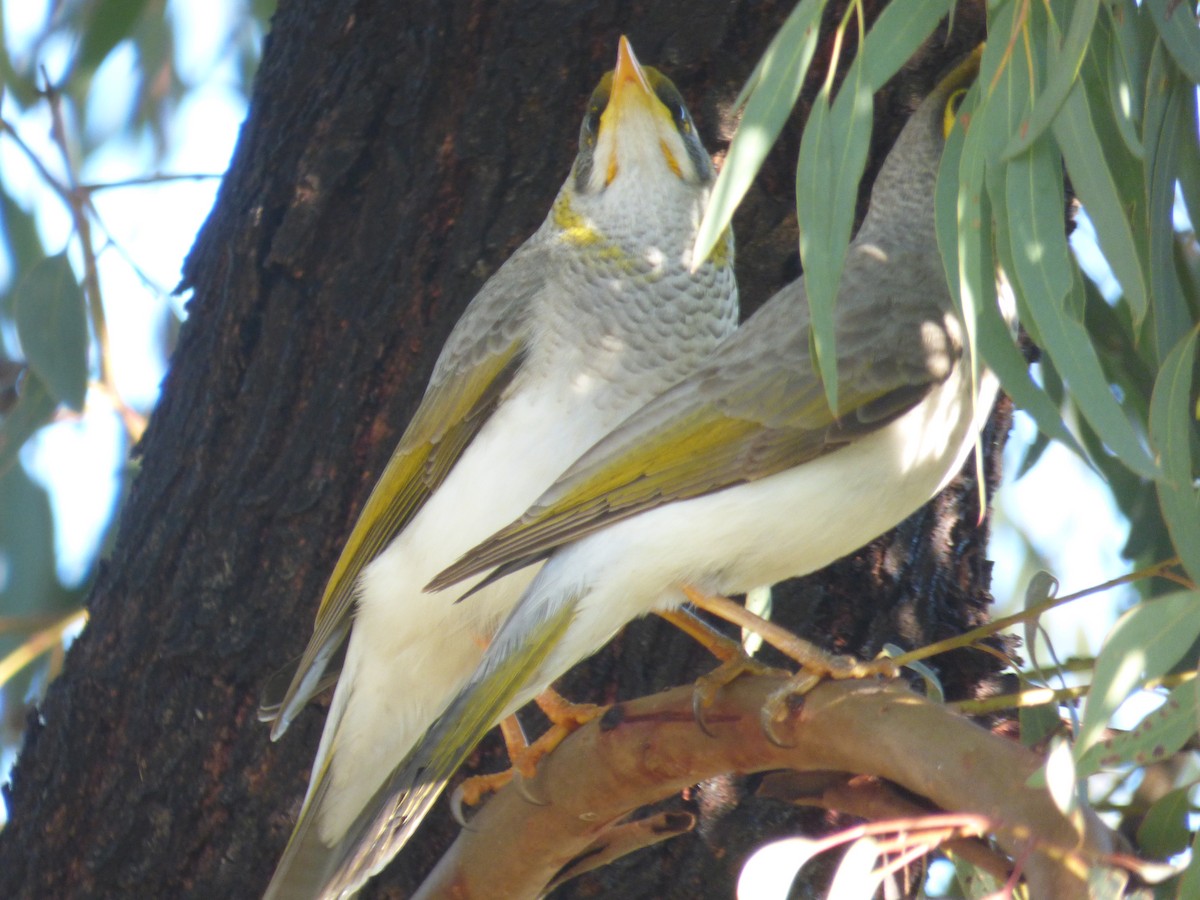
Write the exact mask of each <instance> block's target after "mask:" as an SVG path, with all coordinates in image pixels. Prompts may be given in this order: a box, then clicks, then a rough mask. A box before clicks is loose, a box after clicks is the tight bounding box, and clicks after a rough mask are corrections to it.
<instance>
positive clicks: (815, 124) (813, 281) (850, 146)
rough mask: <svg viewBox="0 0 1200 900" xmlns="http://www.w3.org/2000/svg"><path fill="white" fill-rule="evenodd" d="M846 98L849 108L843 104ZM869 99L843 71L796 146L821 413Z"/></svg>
mask: <svg viewBox="0 0 1200 900" xmlns="http://www.w3.org/2000/svg"><path fill="white" fill-rule="evenodd" d="M847 97H853V98H854V102H852V103H847V102H844V101H845V100H846V98H847ZM872 112H873V109H872V92H871V90H870V88H869V87H868V86H867V84H866V83H865V81H864V80H863V78H862V70H861V67H860V66H858V65H855V66H853V67H851V70H850V73H849V74H848V75H847V76H846V80H845V81H844V82H843V83H842V87H841V92H840V93H839V95H838V99H837V101H836V102H835V103H834V105H833V107H832V108H831V107H830V106H829V97H828V95H827V94H826V93H825V92H824V91H822V93H821V94H820V95H818V97H817V100H816V102H815V103H814V104H813V109H812V112H811V113H810V115H809V117H808V122H807V123H806V124H805V127H804V137H803V138H802V139H801V141H800V161H799V163H798V165H797V167H796V213H797V218H798V220H799V225H800V259H801V261H802V263H803V265H804V287H805V291H806V293H807V295H808V303H809V309H810V311H811V315H812V320H811V321H812V339H813V345H814V347H815V349H816V354H817V364H818V370H819V371H820V374H821V380H822V383H823V384H824V386H825V396H826V398H827V400H828V401H829V407H830V409H832V410H833V411H834V412H835V413H836V412H837V409H838V404H837V349H836V347H835V346H834V327H833V304H834V301H835V300H836V298H837V289H838V282H839V281H840V280H841V277H842V269H843V267H844V265H845V261H846V248H847V247H848V246H849V244H850V230H851V228H852V227H853V225H854V211H855V206H856V204H857V199H858V182H859V179H861V178H862V172H863V167H864V166H865V165H866V161H867V151H868V149H869V148H870V143H871V116H872Z"/></svg>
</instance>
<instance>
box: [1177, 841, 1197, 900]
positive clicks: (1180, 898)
mask: <svg viewBox="0 0 1200 900" xmlns="http://www.w3.org/2000/svg"><path fill="white" fill-rule="evenodd" d="M1195 897H1200V829H1197V830H1196V831H1194V832H1193V833H1192V858H1191V859H1190V860H1189V861H1188V865H1187V868H1186V869H1184V870H1183V877H1182V878H1180V879H1179V884H1178V885H1177V886H1176V888H1175V898H1176V900H1192V898H1195Z"/></svg>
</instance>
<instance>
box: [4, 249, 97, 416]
mask: <svg viewBox="0 0 1200 900" xmlns="http://www.w3.org/2000/svg"><path fill="white" fill-rule="evenodd" d="M13 317H14V319H15V320H16V324H17V337H18V338H20V340H21V349H22V350H23V351H24V352H25V359H26V361H27V362H28V363H29V365H30V367H31V368H32V369H33V371H35V372H37V374H38V375H39V376H40V377H41V379H42V381H43V382H44V383H45V385H46V387H47V388H48V389H49V391H50V394H51V396H53V397H54V398H55V399H56V400H58V401H59V402H60V403H65V404H66V405H67V406H69V407H71V409H74V410H77V411H79V410H82V409H83V400H84V396H85V395H86V394H87V350H88V346H87V345H88V335H87V313H86V312H85V310H84V302H83V291H82V290H81V289H80V287H79V284H78V282H76V280H75V272H74V271H73V270H72V269H71V264H70V263H68V262H67V258H66V256H65V255H64V254H59V255H57V256H48V257H46V258H45V259H43V260H41V261H40V262H38V263H37V264H36V265H34V266H33V268H31V269H30V270H29V271H28V272H26V273H25V277H24V278H23V279H21V283H20V285H18V286H17V290H16V295H15V297H14V299H13Z"/></svg>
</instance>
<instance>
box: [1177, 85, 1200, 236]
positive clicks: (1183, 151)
mask: <svg viewBox="0 0 1200 900" xmlns="http://www.w3.org/2000/svg"><path fill="white" fill-rule="evenodd" d="M1196 105H1197V98H1196V92H1195V91H1189V92H1187V96H1186V98H1185V100H1184V111H1183V118H1184V121H1185V123H1186V128H1187V134H1188V135H1189V138H1188V139H1187V140H1185V141H1183V142H1182V143H1181V144H1180V146H1179V154H1180V157H1181V158H1180V161H1179V189H1180V191H1182V192H1183V202H1184V204H1185V205H1186V206H1187V209H1188V215H1189V216H1190V217H1191V220H1192V224H1193V227H1194V226H1195V224H1196V223H1197V222H1200V137H1198V136H1200V114H1198V112H1197V108H1196Z"/></svg>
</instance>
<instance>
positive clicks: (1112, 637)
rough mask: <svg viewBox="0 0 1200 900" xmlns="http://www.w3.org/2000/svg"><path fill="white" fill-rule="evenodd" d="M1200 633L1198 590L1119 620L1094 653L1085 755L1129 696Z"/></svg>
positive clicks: (1083, 731) (1080, 741) (1082, 741)
mask: <svg viewBox="0 0 1200 900" xmlns="http://www.w3.org/2000/svg"><path fill="white" fill-rule="evenodd" d="M1198 636H1200V592H1197V591H1179V592H1176V593H1173V594H1168V595H1166V596H1165V597H1160V598H1158V599H1157V600H1146V601H1143V602H1142V603H1139V604H1138V605H1137V606H1135V607H1134V608H1133V609H1131V610H1129V612H1127V613H1125V615H1123V616H1121V618H1120V619H1118V620H1117V624H1116V625H1114V626H1113V628H1112V630H1111V631H1110V632H1109V633H1108V636H1107V637H1106V638H1105V639H1104V646H1103V647H1102V648H1101V649H1100V655H1099V656H1098V657H1097V658H1096V668H1095V673H1094V675H1093V677H1092V686H1091V689H1090V690H1089V692H1088V699H1087V704H1086V706H1084V710H1083V721H1082V722H1081V723H1080V726H1079V735H1078V737H1077V738H1076V741H1075V758H1076V759H1077V760H1079V759H1082V758H1083V756H1084V754H1085V753H1086V752H1087V751H1088V750H1089V749H1091V747H1092V745H1093V744H1095V743H1096V742H1097V741H1098V740H1099V737H1100V734H1101V732H1103V730H1104V728H1105V726H1106V725H1107V724H1108V720H1109V718H1111V717H1112V714H1113V713H1114V712H1115V711H1116V709H1117V707H1118V706H1120V705H1121V704H1122V703H1124V702H1125V700H1126V698H1128V697H1129V695H1130V694H1131V693H1132V692H1133V691H1134V690H1136V689H1137V688H1139V687H1141V686H1142V685H1143V684H1145V683H1146V681H1147V680H1149V679H1151V678H1157V677H1159V676H1160V675H1164V674H1166V673H1167V672H1169V671H1170V670H1171V668H1172V667H1173V666H1174V665H1175V663H1177V662H1178V661H1179V660H1180V658H1181V657H1182V656H1183V654H1184V653H1186V652H1187V651H1188V650H1189V649H1190V648H1191V646H1192V644H1193V643H1194V642H1195V640H1196V638H1197V637H1198Z"/></svg>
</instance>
